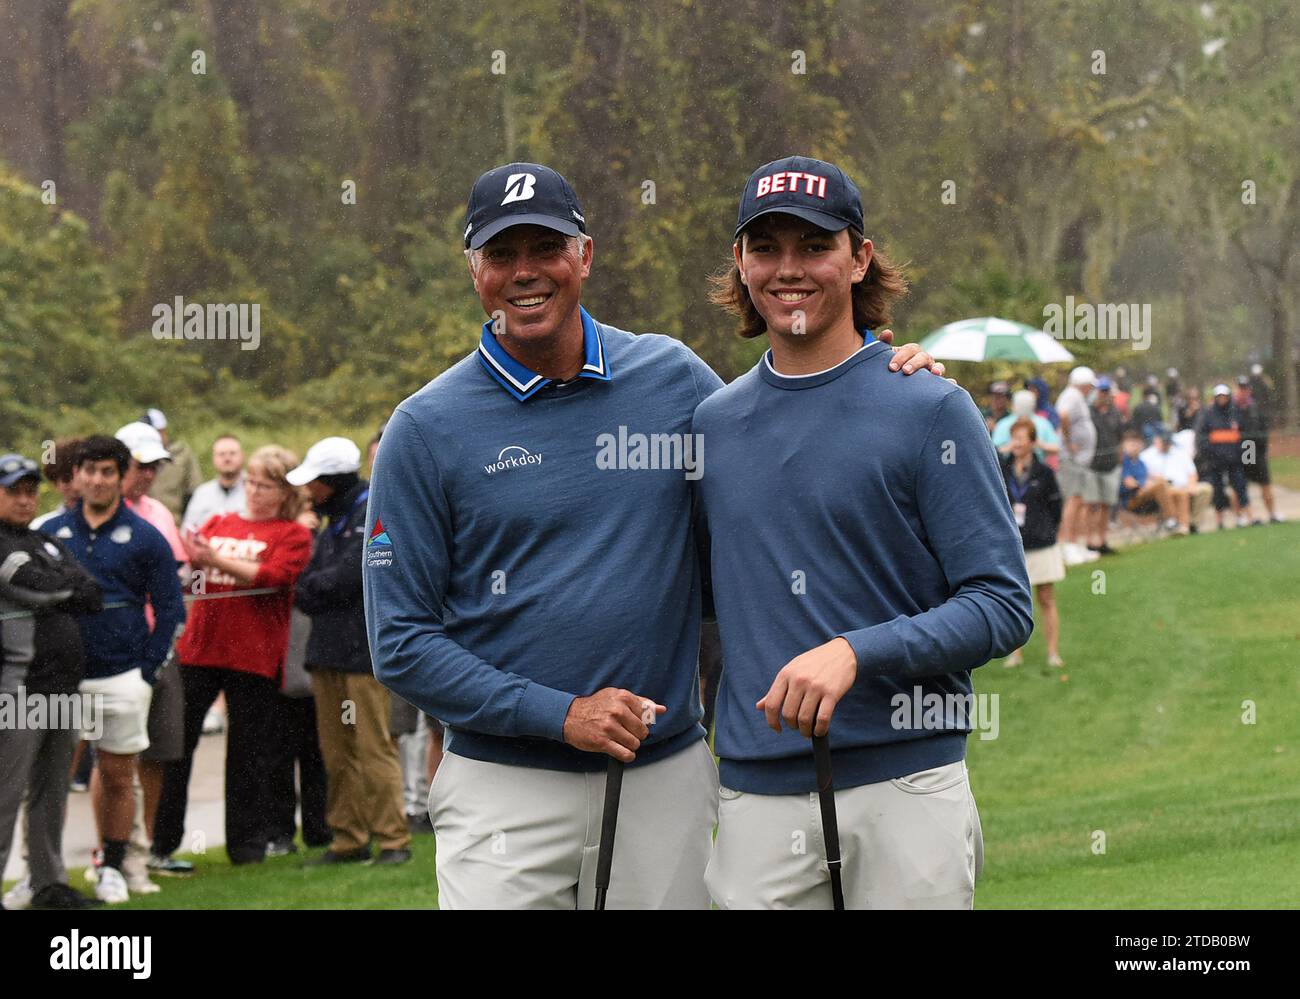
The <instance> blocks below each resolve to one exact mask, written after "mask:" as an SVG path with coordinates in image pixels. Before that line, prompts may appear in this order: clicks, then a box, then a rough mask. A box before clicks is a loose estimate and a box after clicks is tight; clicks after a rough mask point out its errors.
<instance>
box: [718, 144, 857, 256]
mask: <svg viewBox="0 0 1300 999" xmlns="http://www.w3.org/2000/svg"><path fill="white" fill-rule="evenodd" d="M773 212H783V213H785V214H787V215H795V216H797V217H799V218H801V219H803V220H804V221H805V222H811V223H812V224H813V225H816V226H820V227H821V228H823V229H825V230H827V231H828V232H839V231H840V230H841V229H849V228H852V229H855V230H856V231H858V232H865V227H864V226H863V223H862V195H861V194H860V193H859V192H858V187H857V185H856V184H854V183H853V181H851V180H849V178H848V176H847V175H846V174H845V173H844V171H843V170H841V169H840V168H839V167H837V166H835V164H833V163H826V162H824V161H822V160H815V159H812V158H811V157H808V156H787V157H786V158H785V159H781V160H773V161H772V162H771V163H767V164H765V165H763V166H761V167H759V168H758V169H757V170H755V171H754V172H753V173H752V174H750V175H749V180H748V181H746V182H745V193H744V195H743V196H742V197H741V199H740V217H739V219H738V220H737V222H736V236H737V238H739V236H740V234H741V232H742V231H743V230H744V229H745V227H746V226H748V225H749V224H750V223H751V222H753V221H754V219H756V218H758V217H759V216H761V215H770V214H772V213H773Z"/></svg>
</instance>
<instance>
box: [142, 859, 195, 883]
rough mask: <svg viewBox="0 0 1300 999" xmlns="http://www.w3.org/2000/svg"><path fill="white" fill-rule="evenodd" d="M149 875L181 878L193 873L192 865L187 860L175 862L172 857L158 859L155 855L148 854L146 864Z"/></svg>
mask: <svg viewBox="0 0 1300 999" xmlns="http://www.w3.org/2000/svg"><path fill="white" fill-rule="evenodd" d="M147 866H148V868H149V873H151V874H161V875H163V876H164V877H168V878H183V877H187V876H188V875H190V874H193V873H194V865H193V864H191V863H190V862H189V861H188V860H176V859H175V858H173V857H170V856H168V857H160V856H158V855H157V854H155V853H151V854H149V860H148V863H147Z"/></svg>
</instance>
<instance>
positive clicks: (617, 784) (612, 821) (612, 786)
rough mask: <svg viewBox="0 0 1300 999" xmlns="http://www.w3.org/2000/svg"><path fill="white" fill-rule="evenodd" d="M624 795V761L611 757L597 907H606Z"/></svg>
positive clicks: (602, 828) (597, 882) (603, 819)
mask: <svg viewBox="0 0 1300 999" xmlns="http://www.w3.org/2000/svg"><path fill="white" fill-rule="evenodd" d="M622 795H623V761H622V760H616V759H614V757H612V756H611V757H610V758H609V767H608V768H607V769H606V771H605V809H604V812H603V813H602V814H601V818H600V852H599V854H598V855H597V858H596V908H597V909H604V908H605V894H606V892H608V890H609V874H610V868H611V867H612V866H613V864H614V834H615V833H616V832H617V831H618V803H619V799H620V798H621V797H622Z"/></svg>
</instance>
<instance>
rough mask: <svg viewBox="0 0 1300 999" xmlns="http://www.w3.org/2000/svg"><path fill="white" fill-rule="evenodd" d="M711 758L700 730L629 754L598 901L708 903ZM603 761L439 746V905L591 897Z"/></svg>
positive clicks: (713, 799) (433, 807) (435, 815)
mask: <svg viewBox="0 0 1300 999" xmlns="http://www.w3.org/2000/svg"><path fill="white" fill-rule="evenodd" d="M717 805H718V770H717V767H716V765H715V764H714V762H713V754H712V753H710V752H709V748H708V746H707V745H706V744H705V743H704V740H702V739H701V740H700V741H699V742H696V743H694V744H692V745H691V746H690V747H688V748H686V749H683V750H681V751H680V752H677V753H674V754H673V755H672V756H669V757H667V758H666V759H662V760H657V761H656V762H654V763H648V764H646V765H644V766H639V767H636V766H630V767H628V768H627V770H626V771H625V772H624V774H623V790H622V797H621V800H620V804H619V810H618V829H617V835H616V837H615V840H614V844H615V845H614V855H613V868H612V871H611V875H610V886H609V895H608V898H607V900H606V907H607V908H609V909H707V908H708V907H709V895H708V892H707V891H706V890H705V887H704V868H705V865H706V864H707V863H708V860H709V848H710V843H711V840H712V835H713V827H714V824H715V822H716V821H717ZM604 810H605V771H604V770H603V769H602V770H601V771H599V772H598V773H567V772H563V771H557V770H539V769H536V768H532V767H516V766H507V765H505V764H501V763H484V762H482V761H480V760H471V759H468V758H466V757H464V756H457V755H456V754H454V753H448V754H447V755H446V756H444V757H443V760H442V764H441V765H440V766H439V767H438V774H437V776H436V777H434V780H433V785H432V787H430V788H429V817H430V818H431V819H432V820H433V830H434V835H435V837H436V839H437V850H438V906H439V908H442V909H573V908H575V903H576V907H577V908H579V909H590V908H592V907H593V905H594V903H595V877H596V859H597V855H598V852H599V847H600V827H601V820H602V817H603V814H604Z"/></svg>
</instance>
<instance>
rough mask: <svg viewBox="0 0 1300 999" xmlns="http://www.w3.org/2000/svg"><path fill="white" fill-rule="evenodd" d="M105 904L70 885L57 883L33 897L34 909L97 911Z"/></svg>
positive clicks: (47, 886)
mask: <svg viewBox="0 0 1300 999" xmlns="http://www.w3.org/2000/svg"><path fill="white" fill-rule="evenodd" d="M103 904H104V903H103V902H102V901H100V900H99V899H97V898H87V897H86V896H85V895H83V894H81V892H79V891H77V890H76V889H75V888H73V887H71V886H70V885H65V884H63V883H62V882H56V883H54V884H52V885H46V886H45V887H44V888H42V889H41V890H40V891H38V892H37V893H36V894H35V895H33V896H32V904H31V908H33V909H62V910H68V909H96V908H98V907H99V906H101V905H103Z"/></svg>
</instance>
